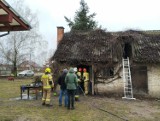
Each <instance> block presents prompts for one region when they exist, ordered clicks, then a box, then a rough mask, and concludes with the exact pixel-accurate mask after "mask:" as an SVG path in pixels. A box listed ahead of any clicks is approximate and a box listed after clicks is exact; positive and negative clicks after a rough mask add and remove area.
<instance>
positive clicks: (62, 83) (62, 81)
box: [58, 69, 68, 107]
mask: <svg viewBox="0 0 160 121" xmlns="http://www.w3.org/2000/svg"><path fill="white" fill-rule="evenodd" d="M67 73H68V70H67V69H64V70H63V72H62V75H61V76H60V77H59V79H58V84H59V85H60V95H59V106H62V98H63V95H64V104H65V107H67V106H68V96H67V89H66V83H65V77H66V75H67Z"/></svg>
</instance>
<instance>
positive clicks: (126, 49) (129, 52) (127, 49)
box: [123, 43, 132, 59]
mask: <svg viewBox="0 0 160 121" xmlns="http://www.w3.org/2000/svg"><path fill="white" fill-rule="evenodd" d="M127 57H129V58H131V57H132V46H131V44H130V43H125V44H124V51H123V58H125V59H126V58H127Z"/></svg>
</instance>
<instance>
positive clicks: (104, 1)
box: [6, 0, 160, 49]
mask: <svg viewBox="0 0 160 121" xmlns="http://www.w3.org/2000/svg"><path fill="white" fill-rule="evenodd" d="M6 1H10V0H6ZM79 2H80V0H25V3H26V5H28V6H29V7H30V8H31V10H33V11H34V12H36V11H37V12H38V16H39V22H40V31H41V33H42V35H43V36H44V38H45V39H46V40H47V41H48V42H49V45H50V46H49V47H50V48H53V49H56V44H57V43H56V39H57V26H63V27H64V28H65V32H67V31H69V27H68V25H67V23H66V21H65V19H64V16H67V17H68V18H71V19H72V20H73V18H74V15H75V12H76V10H78V9H79V8H80V4H79ZM85 2H86V3H87V5H88V7H89V8H90V9H89V10H90V14H91V13H93V12H95V13H96V14H97V15H96V16H95V19H94V20H96V21H97V22H98V25H101V26H102V28H106V29H107V30H108V31H123V30H126V29H138V30H160V7H159V5H160V0H85Z"/></svg>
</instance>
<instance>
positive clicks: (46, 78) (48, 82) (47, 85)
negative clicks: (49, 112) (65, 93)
mask: <svg viewBox="0 0 160 121" xmlns="http://www.w3.org/2000/svg"><path fill="white" fill-rule="evenodd" d="M50 73H51V69H50V68H46V69H45V74H43V75H42V77H41V81H42V83H43V97H42V105H46V106H48V107H50V106H52V105H51V104H50V101H51V87H53V86H54V83H53V80H52V76H51V74H50Z"/></svg>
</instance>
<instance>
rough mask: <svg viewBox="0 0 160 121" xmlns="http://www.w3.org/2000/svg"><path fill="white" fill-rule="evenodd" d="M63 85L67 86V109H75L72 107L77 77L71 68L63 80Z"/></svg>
mask: <svg viewBox="0 0 160 121" xmlns="http://www.w3.org/2000/svg"><path fill="white" fill-rule="evenodd" d="M65 83H66V85H67V94H68V109H72V110H73V109H75V107H74V97H75V90H76V88H77V85H78V84H77V76H76V74H75V72H74V69H73V68H70V69H69V72H68V74H67V76H66V78H65Z"/></svg>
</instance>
